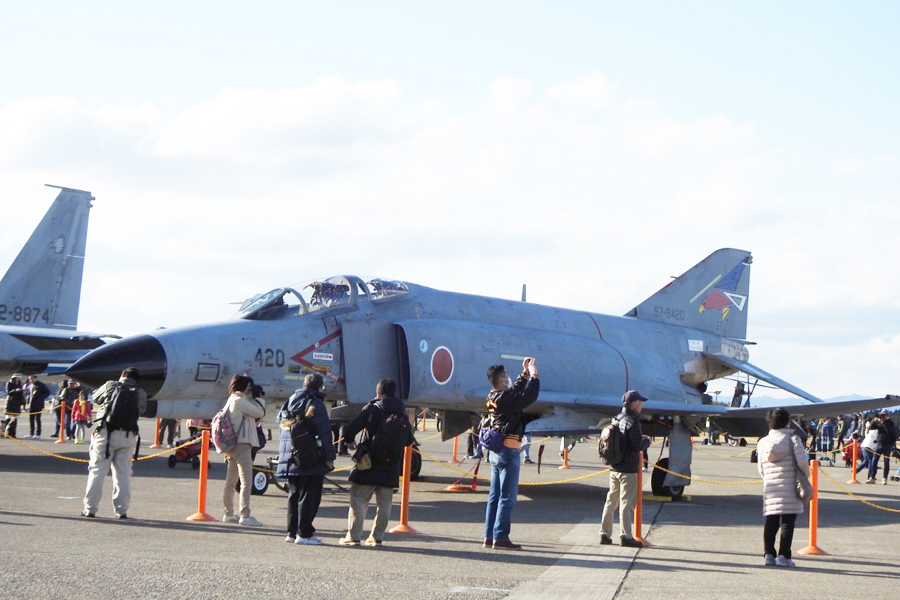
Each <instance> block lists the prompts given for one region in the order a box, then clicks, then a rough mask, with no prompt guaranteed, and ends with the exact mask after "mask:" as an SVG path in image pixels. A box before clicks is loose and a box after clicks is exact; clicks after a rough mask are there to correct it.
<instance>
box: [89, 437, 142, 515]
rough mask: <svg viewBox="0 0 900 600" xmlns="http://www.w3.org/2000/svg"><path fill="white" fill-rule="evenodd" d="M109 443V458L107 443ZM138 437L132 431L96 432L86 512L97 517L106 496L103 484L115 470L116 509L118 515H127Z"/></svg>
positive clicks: (92, 443)
mask: <svg viewBox="0 0 900 600" xmlns="http://www.w3.org/2000/svg"><path fill="white" fill-rule="evenodd" d="M107 441H109V458H107V457H106V443H107ZM136 443H137V439H136V436H135V435H134V434H133V433H131V432H130V431H121V430H116V431H113V432H112V433H107V431H106V428H105V427H104V428H103V429H98V430H96V431H94V435H92V436H91V462H90V464H89V465H88V479H87V489H85V491H84V509H85V510H86V511H88V512H89V513H91V514H92V515H95V514H97V508H98V507H99V505H100V498H101V496H102V495H103V480H104V479H105V478H106V474H107V473H109V469H110V467H112V478H113V495H112V501H113V508H114V509H115V511H116V514H117V515H124V514H125V513H127V512H128V506H129V505H130V504H131V458H132V456H134V447H135V444H136Z"/></svg>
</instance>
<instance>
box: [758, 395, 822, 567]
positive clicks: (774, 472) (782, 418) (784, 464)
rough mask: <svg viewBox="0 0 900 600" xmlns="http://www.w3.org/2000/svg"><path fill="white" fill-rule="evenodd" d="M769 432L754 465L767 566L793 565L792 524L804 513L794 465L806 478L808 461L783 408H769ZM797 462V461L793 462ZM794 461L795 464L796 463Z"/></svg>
mask: <svg viewBox="0 0 900 600" xmlns="http://www.w3.org/2000/svg"><path fill="white" fill-rule="evenodd" d="M766 421H767V423H768V425H769V429H770V431H769V435H767V436H766V437H764V438H762V439H761V440H759V443H758V444H757V446H756V452H757V456H758V461H757V466H758V467H759V474H760V475H761V476H762V478H763V514H764V515H765V517H766V525H765V528H764V529H763V544H764V546H765V552H766V558H765V561H766V562H765V564H766V566H767V567H768V566H774V565H777V566H779V567H793V566H795V565H794V561H792V560H791V542H792V541H793V538H794V523H795V521H796V520H797V515H798V514H801V513H802V512H803V502H802V501H801V500H800V498H798V497H797V487H796V476H797V467H799V468H800V472H801V473H802V475H803V476H804V477H807V478H808V477H809V463H807V454H806V450H804V449H803V443H802V442H801V441H800V438H799V437H798V436H797V435H796V433H795V432H794V430H793V429H791V427H790V421H791V416H790V414H789V413H788V411H786V410H785V409H783V408H776V409H774V410H770V411H769V414H768V415H767V417H766ZM795 461H796V463H795ZM795 464H796V466H795ZM779 527H780V528H781V540H780V542H779V548H778V557H777V558H776V556H775V534H776V533H778V529H779Z"/></svg>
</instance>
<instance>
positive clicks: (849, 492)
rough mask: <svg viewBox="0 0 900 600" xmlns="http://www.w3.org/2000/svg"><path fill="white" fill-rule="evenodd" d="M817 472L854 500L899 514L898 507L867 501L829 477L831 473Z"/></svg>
mask: <svg viewBox="0 0 900 600" xmlns="http://www.w3.org/2000/svg"><path fill="white" fill-rule="evenodd" d="M819 473H821V474H822V475H824V476H825V479H827V480H828V481H830V482H831V483H832V484H833V485H834V486H835V487H836V488H838V489H839V490H841V491H842V492H844V493H845V494H847V495H848V496H850V497H851V498H853V499H854V500H858V501H860V502H862V503H863V504H865V505H866V506H871V507H872V508H877V509H878V510H883V511H885V512H890V513H897V514H900V509H896V508H888V507H887V506H881V505H879V504H875V503H874V502H869V501H868V500H866V499H865V498H861V497H859V496H857V495H856V494H854V493H853V492H851V491H850V490H848V489H847V488H845V487H844V486H842V485H841V484H840V483H838V482H837V481H835V480H834V478H833V477H831V475H829V474H828V471H825V470H820V471H819Z"/></svg>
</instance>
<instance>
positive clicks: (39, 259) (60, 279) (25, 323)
mask: <svg viewBox="0 0 900 600" xmlns="http://www.w3.org/2000/svg"><path fill="white" fill-rule="evenodd" d="M48 187H59V186H53V185H48ZM59 189H60V192H59V194H58V195H57V196H56V200H54V201H53V204H52V205H51V206H50V209H49V210H48V211H47V214H45V215H44V218H43V219H41V222H40V223H39V224H38V226H37V228H36V229H35V230H34V233H32V234H31V237H30V238H28V241H27V242H26V243H25V246H24V247H23V248H22V250H21V251H20V252H19V255H18V256H17V257H16V259H15V260H14V261H13V263H12V265H11V266H10V267H9V270H8V271H7V272H6V275H4V276H3V279H2V280H0V323H2V324H4V325H17V326H22V327H53V328H58V329H75V328H76V327H77V325H78V305H79V302H80V300H81V278H82V273H83V270H84V252H85V247H86V245H87V228H88V216H89V213H90V209H91V201H92V200H93V199H94V197H93V196H91V193H90V192H84V191H81V190H73V189H70V188H64V187H60V188H59Z"/></svg>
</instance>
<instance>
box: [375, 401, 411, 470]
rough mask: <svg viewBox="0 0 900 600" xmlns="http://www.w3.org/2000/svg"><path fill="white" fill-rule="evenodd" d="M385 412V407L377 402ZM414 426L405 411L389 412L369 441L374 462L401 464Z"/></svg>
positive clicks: (377, 463)
mask: <svg viewBox="0 0 900 600" xmlns="http://www.w3.org/2000/svg"><path fill="white" fill-rule="evenodd" d="M375 406H377V407H378V409H379V410H380V411H381V412H382V414H384V407H383V406H381V405H380V404H378V403H377V402H376V403H375ZM411 431H412V427H411V426H410V424H409V419H407V418H406V415H405V414H403V413H388V414H387V415H385V417H384V420H383V421H382V422H381V427H379V428H378V429H377V430H376V431H375V433H374V434H373V435H372V438H371V440H370V441H369V452H370V453H371V455H372V463H373V464H376V465H388V466H391V465H399V464H400V463H401V462H402V461H403V451H404V450H405V449H406V442H407V441H409V437H410V433H411Z"/></svg>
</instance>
